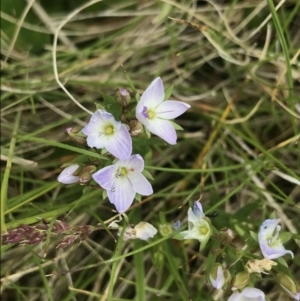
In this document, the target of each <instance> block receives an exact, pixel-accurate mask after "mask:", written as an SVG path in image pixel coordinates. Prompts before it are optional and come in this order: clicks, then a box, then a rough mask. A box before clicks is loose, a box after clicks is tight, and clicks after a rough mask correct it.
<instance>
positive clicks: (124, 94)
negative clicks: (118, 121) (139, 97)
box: [115, 88, 131, 107]
mask: <svg viewBox="0 0 300 301" xmlns="http://www.w3.org/2000/svg"><path fill="white" fill-rule="evenodd" d="M115 100H116V102H117V104H118V105H119V106H121V107H127V106H128V105H129V103H130V100H131V97H130V94H129V92H128V91H127V90H126V89H124V88H121V89H117V90H116V93H115Z"/></svg>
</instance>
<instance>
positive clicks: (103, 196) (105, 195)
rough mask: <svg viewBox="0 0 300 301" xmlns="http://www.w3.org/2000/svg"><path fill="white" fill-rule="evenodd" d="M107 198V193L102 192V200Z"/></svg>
mask: <svg viewBox="0 0 300 301" xmlns="http://www.w3.org/2000/svg"><path fill="white" fill-rule="evenodd" d="M106 198H107V192H106V190H103V191H102V199H103V200H105V199H106Z"/></svg>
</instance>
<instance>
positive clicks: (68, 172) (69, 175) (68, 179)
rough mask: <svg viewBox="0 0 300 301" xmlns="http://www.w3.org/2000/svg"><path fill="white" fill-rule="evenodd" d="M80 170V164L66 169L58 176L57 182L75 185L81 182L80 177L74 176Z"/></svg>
mask: <svg viewBox="0 0 300 301" xmlns="http://www.w3.org/2000/svg"><path fill="white" fill-rule="evenodd" d="M78 168H79V165H78V164H73V165H70V166H68V167H66V168H65V169H64V170H63V171H62V172H61V173H60V175H59V176H58V178H57V181H58V182H60V183H62V184H66V185H69V184H74V183H77V182H78V181H79V176H73V173H74V172H75V171H76V170H77V169H78Z"/></svg>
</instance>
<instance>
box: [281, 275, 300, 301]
mask: <svg viewBox="0 0 300 301" xmlns="http://www.w3.org/2000/svg"><path fill="white" fill-rule="evenodd" d="M276 281H277V282H278V284H279V285H280V287H281V290H282V292H283V293H285V294H286V295H288V296H289V297H292V298H294V299H295V300H298V301H299V300H300V289H299V287H298V286H297V284H296V283H295V282H294V280H293V279H291V278H290V277H289V276H287V275H285V274H283V273H277V275H276Z"/></svg>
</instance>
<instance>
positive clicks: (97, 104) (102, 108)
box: [95, 103, 105, 110]
mask: <svg viewBox="0 0 300 301" xmlns="http://www.w3.org/2000/svg"><path fill="white" fill-rule="evenodd" d="M95 106H96V109H97V110H105V108H104V106H103V105H101V104H100V103H95Z"/></svg>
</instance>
